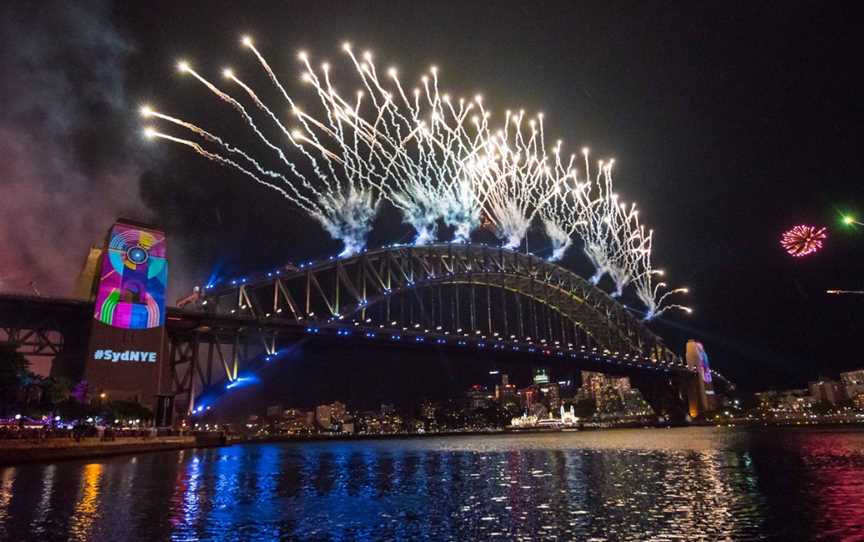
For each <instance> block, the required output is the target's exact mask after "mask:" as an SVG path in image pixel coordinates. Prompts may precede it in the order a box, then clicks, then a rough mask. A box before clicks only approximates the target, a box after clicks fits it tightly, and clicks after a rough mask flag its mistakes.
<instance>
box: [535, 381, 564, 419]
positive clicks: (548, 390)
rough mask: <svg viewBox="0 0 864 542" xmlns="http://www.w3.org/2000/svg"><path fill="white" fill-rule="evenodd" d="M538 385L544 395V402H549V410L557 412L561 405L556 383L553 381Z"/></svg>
mask: <svg viewBox="0 0 864 542" xmlns="http://www.w3.org/2000/svg"><path fill="white" fill-rule="evenodd" d="M539 387H540V391H541V392H542V393H543V395H544V396H545V397H546V402H547V403H549V412H558V409H559V408H560V407H561V392H560V389H559V387H558V384H556V383H554V382H553V383H552V384H546V385H544V386H539Z"/></svg>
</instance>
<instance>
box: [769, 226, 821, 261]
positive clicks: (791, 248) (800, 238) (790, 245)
mask: <svg viewBox="0 0 864 542" xmlns="http://www.w3.org/2000/svg"><path fill="white" fill-rule="evenodd" d="M827 236H828V234H827V230H826V228H818V227H816V226H809V225H806V224H799V225H797V226H795V227H794V228H792V229H791V230H789V231H786V232H784V233H783V236H782V237H781V238H780V245H781V246H782V247H783V249H784V250H785V251H786V252H787V253H788V254H789V255H790V256H794V257H796V258H800V257H802V256H807V255H809V254H813V253H814V252H816V251H818V250H819V249H821V248H822V244H823V243H824V241H825V238H826V237H827Z"/></svg>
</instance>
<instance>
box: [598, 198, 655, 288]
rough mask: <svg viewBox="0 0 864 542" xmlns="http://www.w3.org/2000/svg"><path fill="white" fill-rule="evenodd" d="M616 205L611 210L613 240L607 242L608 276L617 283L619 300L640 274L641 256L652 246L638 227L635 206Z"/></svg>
mask: <svg viewBox="0 0 864 542" xmlns="http://www.w3.org/2000/svg"><path fill="white" fill-rule="evenodd" d="M616 203H617V205H615V206H612V207H610V210H611V211H612V214H611V215H610V217H609V220H610V226H611V227H610V232H611V234H612V237H611V238H610V239H609V242H608V244H609V247H610V249H609V254H610V258H609V260H610V262H611V265H610V266H609V270H608V273H609V276H610V277H611V278H612V280H613V281H614V283H615V290H614V291H613V292H612V297H620V296H621V295H622V294H623V293H624V288H625V287H626V286H627V285H628V284H629V283H630V282H631V281H632V280H633V278H634V277H635V276H636V275H637V274H638V273H639V271H640V267H641V264H642V261H641V258H640V255H641V254H642V253H643V249H645V247H646V246H647V245H648V244H650V242H651V239H650V237H649V236H647V235H646V234H645V228H644V226H640V224H639V211H638V210H637V209H636V204H635V203H634V204H631V205H630V206H629V207H628V206H627V205H625V204H624V203H623V202H617V201H616Z"/></svg>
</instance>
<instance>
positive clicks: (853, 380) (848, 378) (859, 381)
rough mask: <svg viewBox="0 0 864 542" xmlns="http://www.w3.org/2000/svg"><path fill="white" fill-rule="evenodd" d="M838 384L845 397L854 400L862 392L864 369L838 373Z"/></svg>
mask: <svg viewBox="0 0 864 542" xmlns="http://www.w3.org/2000/svg"><path fill="white" fill-rule="evenodd" d="M840 384H841V385H842V386H843V395H845V396H846V398H847V399H852V400H854V399H855V398H856V397H858V396H859V395H861V394H864V369H857V370H855V371H848V372H845V373H840Z"/></svg>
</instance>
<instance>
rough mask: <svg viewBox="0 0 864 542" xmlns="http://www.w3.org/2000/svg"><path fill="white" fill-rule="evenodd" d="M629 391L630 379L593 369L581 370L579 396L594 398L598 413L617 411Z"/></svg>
mask: <svg viewBox="0 0 864 542" xmlns="http://www.w3.org/2000/svg"><path fill="white" fill-rule="evenodd" d="M629 393H630V379H629V378H627V377H626V376H625V377H617V376H609V375H605V374H603V373H597V372H594V371H582V389H581V394H580V395H581V396H583V397H585V398H590V399H593V400H594V404H595V405H596V407H597V412H599V413H607V414H608V413H612V412H617V411H619V410H621V409H623V407H624V401H625V398H626V397H627V395H628V394H629Z"/></svg>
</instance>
